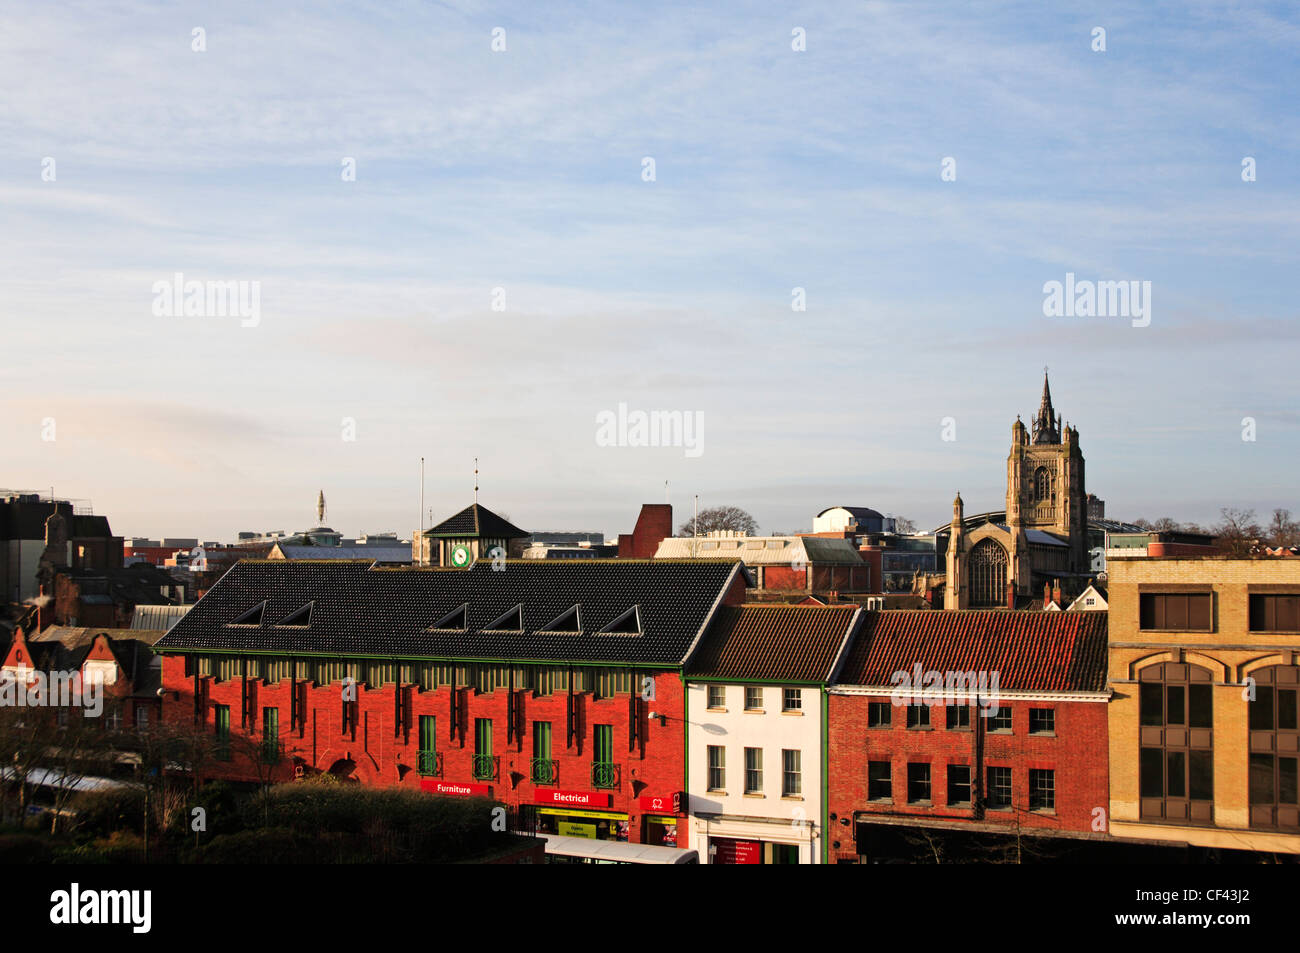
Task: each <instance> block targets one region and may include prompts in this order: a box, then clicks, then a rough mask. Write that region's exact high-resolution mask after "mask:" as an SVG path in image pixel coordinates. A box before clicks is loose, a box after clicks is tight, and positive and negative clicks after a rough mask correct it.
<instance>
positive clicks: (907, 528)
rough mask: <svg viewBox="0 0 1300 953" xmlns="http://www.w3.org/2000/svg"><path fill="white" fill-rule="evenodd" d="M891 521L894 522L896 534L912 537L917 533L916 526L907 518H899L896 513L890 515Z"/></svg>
mask: <svg viewBox="0 0 1300 953" xmlns="http://www.w3.org/2000/svg"><path fill="white" fill-rule="evenodd" d="M889 519H892V520H893V521H894V532H895V533H898V534H899V535H902V536H910V535H912V534H913V533H915V532H916V524H915V523H914V522H912V521H911V520H910V519H908V518H907V517H906V516H898V515H897V514H895V513H890V514H889Z"/></svg>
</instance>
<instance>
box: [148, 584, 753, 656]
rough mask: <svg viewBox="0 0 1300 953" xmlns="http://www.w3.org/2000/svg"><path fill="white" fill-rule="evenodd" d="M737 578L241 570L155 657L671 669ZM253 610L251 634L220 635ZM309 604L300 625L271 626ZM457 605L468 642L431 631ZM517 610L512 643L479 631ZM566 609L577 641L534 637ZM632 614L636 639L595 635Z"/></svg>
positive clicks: (556, 635)
mask: <svg viewBox="0 0 1300 953" xmlns="http://www.w3.org/2000/svg"><path fill="white" fill-rule="evenodd" d="M741 572H742V569H741V566H740V564H739V563H736V562H721V561H719V562H717V563H702V562H693V561H692V562H687V561H680V562H678V561H674V560H661V559H660V560H633V559H617V560H574V561H567V560H543V559H525V560H511V561H509V562H507V563H506V564H505V569H504V570H500V571H496V570H493V569H492V568H491V564H490V563H487V562H480V563H477V564H475V565H474V566H473V567H472V568H470V569H420V568H409V569H408V568H401V569H396V568H389V569H385V568H378V567H369V566H366V565H364V564H362V563H351V562H337V563H336V562H294V561H288V560H276V561H253V560H245V561H243V562H240V563H237V564H236V565H235V566H234V567H233V568H232V569H231V570H230V571H229V572H228V573H226V575H224V576H223V577H222V578H221V580H220V581H219V582H218V583H217V584H216V585H215V586H214V587H213V588H212V589H211V591H209V592H208V593H207V594H206V595H205V596H204V597H203V598H202V599H200V600H199V601H198V602H197V603H196V604H195V605H194V608H192V609H191V610H190V611H189V613H187V614H186V616H185V617H184V618H183V619H181V620H180V621H179V622H177V623H176V625H174V626H173V627H172V628H171V630H170V631H169V632H168V633H167V634H166V635H165V636H163V637H162V638H161V639H160V640H159V641H158V643H157V649H158V651H160V652H166V651H167V650H168V649H216V650H224V651H246V652H259V653H275V654H294V653H300V654H309V653H311V654H326V655H352V656H357V655H367V656H378V657H399V658H430V659H500V660H509V661H525V660H538V661H574V662H578V661H585V662H611V663H616V662H617V663H647V664H663V665H679V664H681V663H682V662H683V661H684V659H685V658H686V656H687V654H688V653H689V651H690V648H691V646H692V644H693V643H694V641H695V639H696V637H697V636H698V634H699V633H700V632H701V631H702V629H703V627H704V625H705V624H706V623H707V622H708V621H709V619H710V618H711V617H712V614H713V610H714V607H715V605H716V604H718V603H719V601H720V599H721V597H722V595H723V594H724V593H725V592H726V590H727V588H728V587H729V586H730V584H731V582H732V580H733V579H734V578H735V577H736V575H737V574H738V573H741ZM263 600H266V603H267V604H266V608H265V610H264V611H263V613H262V621H261V624H260V625H230V624H229V623H230V622H231V621H232V620H234V619H237V618H238V617H239V616H241V615H242V614H244V613H245V612H247V611H248V610H249V609H251V608H253V607H254V606H256V605H258V604H259V603H261V602H262V601H263ZM309 602H313V603H314V606H313V608H312V613H311V622H310V624H309V625H307V626H305V627H287V626H279V625H277V623H278V622H279V621H280V620H282V619H284V618H286V617H288V616H289V615H290V614H291V613H293V612H294V611H296V610H297V609H300V608H301V607H302V606H304V605H306V604H307V603H309ZM466 604H468V610H467V623H468V625H467V631H465V632H460V631H450V630H446V629H442V630H433V631H431V630H430V628H429V627H430V626H432V625H433V624H434V623H436V622H438V621H439V620H441V619H442V618H443V617H445V616H446V615H448V614H449V613H452V612H454V611H455V610H456V609H457V608H459V607H460V606H462V605H466ZM521 604H522V606H523V625H524V631H523V632H504V631H484V630H483V627H484V626H486V625H489V624H491V623H492V622H494V621H495V620H497V619H498V618H499V617H500V616H502V615H504V614H505V613H508V612H510V611H511V610H512V609H514V608H515V607H516V606H518V605H521ZM574 605H579V606H580V607H581V609H580V614H581V619H582V627H583V631H582V632H581V633H576V634H575V633H565V632H545V631H540V630H542V629H544V628H545V627H546V626H547V625H548V624H549V623H551V622H552V621H553V620H555V619H557V618H558V617H560V616H561V615H562V614H563V613H565V612H567V611H568V610H569V609H570V608H572V607H573V606H574ZM633 607H636V609H637V615H638V616H639V618H640V625H641V634H640V635H625V634H606V635H601V634H598V632H599V630H600V629H602V628H604V627H606V626H608V625H610V624H611V623H612V622H614V621H616V620H617V619H619V618H620V617H621V616H623V615H624V614H626V613H627V612H628V610H629V609H632V608H633Z"/></svg>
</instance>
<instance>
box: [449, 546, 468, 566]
mask: <svg viewBox="0 0 1300 953" xmlns="http://www.w3.org/2000/svg"><path fill="white" fill-rule="evenodd" d="M451 564H452V565H453V566H455V567H456V568H457V569H464V568H465V567H466V566H468V565H469V547H468V546H453V547H452V549H451Z"/></svg>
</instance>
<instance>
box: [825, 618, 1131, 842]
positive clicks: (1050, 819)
mask: <svg viewBox="0 0 1300 953" xmlns="http://www.w3.org/2000/svg"><path fill="white" fill-rule="evenodd" d="M1106 631H1107V615H1106V613H1105V612H1069V613H1063V612H1009V611H1001V610H988V611H951V612H934V611H929V610H919V611H908V610H897V611H888V612H873V613H870V614H869V617H868V620H867V622H866V624H865V625H864V627H863V630H862V632H861V634H860V635H859V636H858V638H857V639H856V640H855V643H854V645H853V648H852V649H851V651H850V654H849V657H848V658H847V659H846V661H845V664H844V667H843V669H842V671H841V673H840V675H839V677H838V679H837V683H836V684H835V685H834V686H832V687H831V689H830V691H829V708H828V752H827V755H828V762H829V766H830V767H829V779H828V780H829V795H828V811H829V817H830V822H831V831H832V833H831V834H830V837H831V838H832V843H831V851H830V854H831V858H832V861H833V862H834V861H852V860H857V859H859V858H863V859H870V858H871V856H872V854H873V849H874V846H873V845H875V844H876V843H877V842H878V841H883V840H887V839H888V836H887V835H893V836H894V837H896V836H897V835H898V833H899V828H911V829H913V831H915V830H916V829H925V830H926V831H927V832H928V833H929V834H930V835H933V834H934V833H935V832H941V831H966V832H981V833H985V834H988V833H993V834H997V833H1000V832H1005V833H1007V834H1022V835H1023V834H1035V835H1042V836H1049V837H1050V836H1056V837H1065V838H1081V837H1082V838H1091V839H1103V838H1104V837H1105V836H1106V835H1105V834H1103V833H1098V832H1100V831H1105V830H1106V817H1105V811H1106V809H1107V805H1108V797H1109V794H1108V787H1107V783H1108V780H1107V773H1108V768H1107V758H1106V757H1105V752H1106V751H1107V750H1108V748H1107V729H1106V714H1107V711H1106V703H1107V701H1108V699H1109V694H1110V693H1109V691H1108V690H1107V689H1106ZM1099 812H1100V813H1099ZM836 832H838V833H836Z"/></svg>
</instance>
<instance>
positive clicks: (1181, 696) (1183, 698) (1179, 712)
mask: <svg viewBox="0 0 1300 953" xmlns="http://www.w3.org/2000/svg"><path fill="white" fill-rule="evenodd" d="M1165 693H1166V694H1165V699H1166V704H1165V719H1166V720H1165V724H1167V725H1184V724H1186V723H1187V722H1186V721H1185V720H1184V719H1185V717H1186V714H1187V691H1186V689H1185V688H1184V687H1183V686H1182V685H1166V686H1165Z"/></svg>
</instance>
